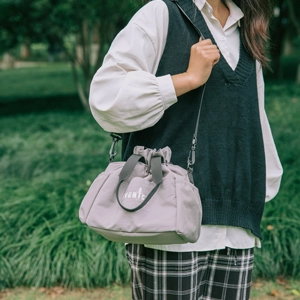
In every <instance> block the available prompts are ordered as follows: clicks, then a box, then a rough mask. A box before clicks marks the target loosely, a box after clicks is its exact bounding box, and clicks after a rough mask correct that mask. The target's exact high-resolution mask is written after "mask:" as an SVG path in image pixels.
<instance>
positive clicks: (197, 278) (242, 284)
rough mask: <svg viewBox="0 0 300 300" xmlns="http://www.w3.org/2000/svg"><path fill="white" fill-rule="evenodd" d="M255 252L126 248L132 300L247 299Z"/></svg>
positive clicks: (129, 246) (141, 246)
mask: <svg viewBox="0 0 300 300" xmlns="http://www.w3.org/2000/svg"><path fill="white" fill-rule="evenodd" d="M253 252H254V250H253V248H251V249H241V250H235V249H229V248H227V249H224V250H216V251H207V252H167V251H161V250H156V249H150V248H146V247H144V246H143V245H132V244H129V245H127V246H126V254H127V259H128V262H129V264H130V267H131V283H132V299H133V300H150V299H151V300H246V299H249V296H250V287H251V275H252V268H253V262H254V254H253Z"/></svg>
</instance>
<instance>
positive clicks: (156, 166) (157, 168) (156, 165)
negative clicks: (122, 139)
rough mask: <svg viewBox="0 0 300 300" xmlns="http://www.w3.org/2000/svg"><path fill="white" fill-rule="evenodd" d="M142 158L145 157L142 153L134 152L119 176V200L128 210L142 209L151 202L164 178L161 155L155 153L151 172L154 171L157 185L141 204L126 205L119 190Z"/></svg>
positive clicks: (117, 192) (153, 175)
mask: <svg viewBox="0 0 300 300" xmlns="http://www.w3.org/2000/svg"><path fill="white" fill-rule="evenodd" d="M141 158H143V156H142V155H139V154H132V155H131V156H130V157H129V158H128V160H127V161H126V163H125V165H124V166H123V168H122V171H121V172H120V175H119V176H120V178H119V183H118V186H117V190H116V196H117V201H118V203H119V205H120V206H121V207H122V208H123V209H124V210H126V211H128V212H135V211H137V210H139V209H141V208H142V207H144V206H145V205H146V204H147V203H148V202H149V200H150V199H151V198H152V197H153V195H154V194H155V193H156V191H157V190H158V188H159V186H160V184H161V183H162V180H163V177H162V168H161V156H155V154H154V155H153V156H152V158H151V165H150V167H149V168H150V169H151V172H152V178H153V182H154V183H155V184H156V185H155V187H154V188H153V189H152V190H151V191H150V193H149V194H148V196H147V197H146V198H145V199H144V201H143V202H142V203H141V204H139V205H138V206H136V207H134V208H127V207H126V206H124V205H123V204H122V203H121V201H120V199H119V190H120V187H121V184H122V183H123V182H124V181H125V180H126V179H127V178H128V177H129V176H130V175H131V174H132V172H133V170H134V168H135V166H136V164H137V163H138V162H139V160H140V159H141Z"/></svg>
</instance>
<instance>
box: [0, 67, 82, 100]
mask: <svg viewBox="0 0 300 300" xmlns="http://www.w3.org/2000/svg"><path fill="white" fill-rule="evenodd" d="M12 87H14V88H13V89H12ZM0 90H1V93H0V103H4V102H15V101H20V100H22V99H30V100H32V99H35V98H42V99H43V98H45V97H64V96H69V95H72V96H76V87H75V84H74V82H73V78H72V72H71V66H70V65H69V64H67V63H54V64H49V63H39V64H36V66H35V65H33V67H30V68H20V69H10V70H5V71H2V72H0Z"/></svg>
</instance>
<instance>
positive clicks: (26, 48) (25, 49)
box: [20, 39, 31, 58]
mask: <svg viewBox="0 0 300 300" xmlns="http://www.w3.org/2000/svg"><path fill="white" fill-rule="evenodd" d="M30 56H31V48H30V41H29V40H28V39H26V40H25V42H24V43H23V44H21V47H20V57H21V58H28V57H30Z"/></svg>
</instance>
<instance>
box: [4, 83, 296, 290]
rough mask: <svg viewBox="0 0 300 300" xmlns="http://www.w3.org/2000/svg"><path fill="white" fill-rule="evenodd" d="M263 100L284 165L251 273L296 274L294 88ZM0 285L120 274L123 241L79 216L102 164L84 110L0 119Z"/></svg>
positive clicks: (109, 279)
mask: <svg viewBox="0 0 300 300" xmlns="http://www.w3.org/2000/svg"><path fill="white" fill-rule="evenodd" d="M267 95H268V98H267V100H266V109H267V112H268V115H269V119H270V121H271V124H272V128H273V134H274V138H275V141H276V144H277V147H278V152H279V155H280V157H281V161H282V163H283V166H284V170H285V173H284V177H283V181H282V187H281V191H280V193H279V195H278V196H277V197H276V198H275V199H274V200H272V201H271V202H270V203H267V205H266V208H265V213H264V217H263V221H262V232H263V238H264V240H263V248H262V249H261V250H256V264H255V277H265V278H274V277H276V276H278V275H284V276H292V277H294V278H299V268H300V258H299V247H300V226H299V225H300V217H299V216H300V208H299V200H300V199H299V197H300V190H299V189H300V185H299V183H300V171H299V170H300V158H299V152H300V141H299V135H300V132H299V130H300V126H299V125H300V124H299V122H300V120H299V111H300V90H299V87H296V86H294V85H290V84H282V85H276V84H270V85H268V87H267ZM0 128H1V129H2V130H1V132H0V181H1V185H0V245H1V247H0V288H6V287H14V286H57V285H61V286H68V287H94V286H106V285H111V284H113V283H115V282H118V283H124V282H128V280H129V274H128V265H127V262H126V258H125V252H124V245H122V244H118V243H111V242H108V241H106V240H104V239H103V238H101V237H100V236H99V235H97V234H96V233H94V232H92V231H91V230H89V229H87V228H86V227H85V226H84V225H82V224H81V223H80V222H79V220H78V208H79V204H80V202H81V199H82V198H83V196H84V194H85V192H86V190H87V189H88V186H89V185H90V183H91V181H92V180H93V179H94V178H95V176H96V175H97V174H98V173H99V172H100V171H101V170H103V169H104V168H105V166H106V164H107V160H108V155H107V153H108V150H109V147H110V138H109V135H108V134H107V133H104V132H103V131H102V130H101V129H100V127H99V126H98V125H97V124H96V123H95V122H94V121H93V119H92V117H91V116H90V114H86V113H83V112H76V113H63V112H52V113H43V114H38V115H37V114H31V115H23V116H13V117H5V118H4V117H3V118H1V119H0Z"/></svg>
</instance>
